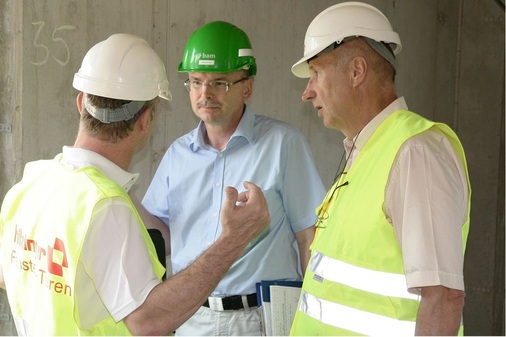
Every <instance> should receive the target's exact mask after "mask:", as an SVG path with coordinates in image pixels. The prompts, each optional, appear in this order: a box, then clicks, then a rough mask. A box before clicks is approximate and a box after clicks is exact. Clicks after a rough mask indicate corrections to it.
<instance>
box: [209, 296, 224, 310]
mask: <svg viewBox="0 0 506 337" xmlns="http://www.w3.org/2000/svg"><path fill="white" fill-rule="evenodd" d="M207 300H208V301H209V309H211V310H217V311H225V309H224V308H223V302H222V300H221V297H208V298H207Z"/></svg>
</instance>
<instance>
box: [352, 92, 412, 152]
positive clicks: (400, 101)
mask: <svg viewBox="0 0 506 337" xmlns="http://www.w3.org/2000/svg"><path fill="white" fill-rule="evenodd" d="M407 109H408V106H407V105H406V101H405V100H404V97H399V98H397V99H396V100H395V101H393V102H392V103H390V104H389V105H388V106H387V107H386V108H385V109H383V111H381V112H380V113H379V114H377V115H376V116H375V117H374V118H373V119H372V120H371V121H370V122H369V123H368V124H367V125H366V126H364V128H363V129H362V130H361V131H360V132H359V133H358V134H357V135H356V136H355V137H354V138H353V139H351V140H350V139H347V138H345V139H344V141H343V144H344V148H345V150H346V152H347V153H349V151H351V147H352V146H353V142H355V148H356V149H357V150H358V151H361V150H362V149H363V148H364V146H365V143H367V141H368V140H369V138H371V136H372V134H373V133H374V131H376V129H377V128H378V127H379V126H380V124H381V123H382V122H383V121H384V120H385V119H386V118H387V117H388V116H390V115H391V114H393V113H394V112H395V111H397V110H407ZM359 136H360V137H359Z"/></svg>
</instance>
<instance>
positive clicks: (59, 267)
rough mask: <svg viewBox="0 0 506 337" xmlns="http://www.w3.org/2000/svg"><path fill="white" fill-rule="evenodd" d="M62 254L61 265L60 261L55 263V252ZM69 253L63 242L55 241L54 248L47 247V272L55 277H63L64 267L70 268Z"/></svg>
mask: <svg viewBox="0 0 506 337" xmlns="http://www.w3.org/2000/svg"><path fill="white" fill-rule="evenodd" d="M55 250H57V251H59V252H61V254H62V258H61V264H60V263H59V261H56V262H55V259H54V251H55ZM68 266H69V265H68V261H67V252H66V251H65V244H64V243H63V241H62V240H60V239H58V238H56V239H54V245H53V247H51V246H48V247H47V271H48V272H49V273H51V274H53V275H58V276H63V267H65V268H68Z"/></svg>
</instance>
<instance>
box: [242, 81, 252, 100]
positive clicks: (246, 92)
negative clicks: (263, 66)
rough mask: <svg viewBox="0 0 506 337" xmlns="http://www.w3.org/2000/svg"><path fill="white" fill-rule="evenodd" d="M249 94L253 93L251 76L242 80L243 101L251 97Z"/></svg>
mask: <svg viewBox="0 0 506 337" xmlns="http://www.w3.org/2000/svg"><path fill="white" fill-rule="evenodd" d="M251 94H253V77H249V78H248V79H247V80H245V81H244V86H243V92H242V97H243V99H244V101H246V100H248V98H250V97H251Z"/></svg>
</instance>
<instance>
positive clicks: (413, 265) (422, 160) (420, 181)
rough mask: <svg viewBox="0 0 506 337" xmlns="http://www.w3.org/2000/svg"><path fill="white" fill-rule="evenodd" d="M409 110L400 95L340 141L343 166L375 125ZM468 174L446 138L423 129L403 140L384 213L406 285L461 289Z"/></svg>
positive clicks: (415, 290) (417, 289) (416, 288)
mask: <svg viewBox="0 0 506 337" xmlns="http://www.w3.org/2000/svg"><path fill="white" fill-rule="evenodd" d="M400 109H404V110H408V108H407V105H406V102H405V101H404V98H402V97H400V98H398V99H397V100H395V101H394V102H392V103H391V104H390V105H389V106H388V107H386V108H385V109H384V110H383V111H382V112H381V113H380V114H378V115H377V116H376V117H375V118H374V119H373V120H371V121H370V122H369V124H367V125H366V126H365V127H364V128H363V129H362V131H361V132H360V133H359V134H358V137H356V139H354V140H350V139H345V140H344V147H345V150H346V152H347V156H348V155H349V153H350V151H351V150H352V149H351V147H352V145H353V141H355V146H354V148H353V150H352V152H351V156H349V157H350V158H349V160H348V163H347V164H348V167H351V165H352V164H353V161H354V160H355V159H356V158H357V156H358V154H359V153H360V150H361V149H362V148H363V147H364V145H365V143H366V142H367V140H368V139H369V138H370V137H371V135H372V134H373V132H374V131H375V130H376V129H377V128H378V126H379V125H380V124H381V123H382V122H383V121H384V120H385V119H386V118H387V117H388V116H389V115H390V114H392V113H393V112H394V111H397V110H400ZM468 192H469V191H468V186H467V178H466V173H465V171H464V168H463V167H462V163H461V162H460V160H459V158H458V157H457V155H456V154H455V152H454V150H453V148H452V145H451V144H450V142H449V141H448V139H447V138H446V137H445V136H444V135H443V134H442V133H441V132H439V131H437V130H433V129H431V130H428V131H425V132H423V133H421V134H419V135H417V136H415V137H412V138H410V139H408V140H407V141H406V142H405V143H404V144H403V145H402V147H401V148H400V150H399V153H398V155H397V158H396V159H395V161H394V164H393V166H392V170H391V171H390V176H389V179H388V182H387V186H386V189H385V201H384V204H383V212H384V213H385V215H386V217H387V219H388V221H389V222H390V223H391V224H392V225H393V227H394V231H395V235H396V238H397V240H398V242H399V245H400V247H401V249H402V255H403V261H404V270H405V275H406V282H407V287H408V289H409V291H410V292H413V293H416V294H420V287H424V286H433V285H443V286H445V287H448V288H452V289H458V290H464V276H463V264H464V257H463V249H462V226H463V225H464V223H465V221H466V219H467V213H468V210H467V207H468V203H467V199H468Z"/></svg>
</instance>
